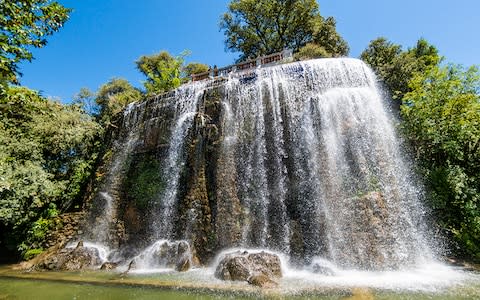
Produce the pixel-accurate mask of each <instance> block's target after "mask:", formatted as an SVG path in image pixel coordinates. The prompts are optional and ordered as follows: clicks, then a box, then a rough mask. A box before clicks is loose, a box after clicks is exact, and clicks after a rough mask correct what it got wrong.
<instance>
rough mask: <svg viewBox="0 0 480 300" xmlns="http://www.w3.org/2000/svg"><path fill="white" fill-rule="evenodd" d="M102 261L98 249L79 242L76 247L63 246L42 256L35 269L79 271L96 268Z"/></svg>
mask: <svg viewBox="0 0 480 300" xmlns="http://www.w3.org/2000/svg"><path fill="white" fill-rule="evenodd" d="M101 263H102V260H101V259H100V253H99V251H98V249H96V248H93V247H85V246H83V243H82V242H79V243H78V245H77V247H75V248H62V249H58V250H57V251H54V252H52V253H48V255H45V256H43V257H41V258H40V259H39V260H38V261H37V262H36V263H35V265H34V268H35V269H42V270H58V271H78V270H85V269H94V268H96V267H98V266H99V265H100V264H101Z"/></svg>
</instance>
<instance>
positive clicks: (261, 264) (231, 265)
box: [215, 251, 282, 287]
mask: <svg viewBox="0 0 480 300" xmlns="http://www.w3.org/2000/svg"><path fill="white" fill-rule="evenodd" d="M215 277H217V278H219V279H222V280H236V281H247V282H248V283H250V284H253V285H257V286H261V287H273V286H276V285H277V283H276V282H275V281H274V279H278V278H281V277H282V268H281V262H280V258H279V257H278V255H275V254H272V253H268V252H265V251H261V252H255V253H249V252H248V251H243V252H242V251H236V252H233V253H228V254H225V256H224V257H223V258H222V259H221V260H220V263H219V264H218V266H217V268H216V270H215Z"/></svg>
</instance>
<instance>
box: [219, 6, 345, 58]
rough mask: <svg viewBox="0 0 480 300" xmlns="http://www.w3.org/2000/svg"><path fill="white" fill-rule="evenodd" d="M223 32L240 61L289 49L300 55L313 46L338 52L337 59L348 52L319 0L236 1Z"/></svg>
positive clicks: (222, 19)
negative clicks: (302, 50)
mask: <svg viewBox="0 0 480 300" xmlns="http://www.w3.org/2000/svg"><path fill="white" fill-rule="evenodd" d="M220 28H221V30H223V31H224V34H225V38H226V40H225V46H226V48H227V49H229V50H230V51H232V52H240V53H241V56H240V58H239V61H241V60H245V59H248V58H255V57H258V56H262V55H267V54H271V53H274V52H279V51H282V50H283V49H285V48H289V49H292V50H294V52H296V51H298V50H299V49H300V48H301V47H303V46H305V45H306V44H307V43H310V42H315V43H317V44H319V45H320V46H322V47H324V48H325V49H326V50H327V51H330V50H332V51H334V52H329V53H330V54H332V55H334V56H336V55H345V54H346V53H347V52H348V47H347V46H346V43H345V41H343V39H341V37H340V36H339V35H338V34H337V33H336V31H335V21H334V19H333V18H328V19H327V20H324V19H323V17H322V16H321V15H320V13H319V9H318V3H317V1H316V0H274V1H267V0H233V1H231V2H230V4H229V7H228V12H227V13H225V14H224V15H223V16H222V18H221V22H220ZM325 34H327V35H328V36H324V35H325ZM342 47H343V48H342ZM337 51H339V52H337ZM340 52H341V53H340Z"/></svg>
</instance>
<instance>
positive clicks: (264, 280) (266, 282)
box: [247, 274, 278, 288]
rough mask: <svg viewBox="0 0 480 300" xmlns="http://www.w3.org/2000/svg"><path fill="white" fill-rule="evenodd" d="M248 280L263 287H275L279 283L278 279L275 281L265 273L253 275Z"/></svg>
mask: <svg viewBox="0 0 480 300" xmlns="http://www.w3.org/2000/svg"><path fill="white" fill-rule="evenodd" d="M247 281H248V283H250V284H251V285H255V286H258V287H261V288H274V287H277V286H278V283H277V282H276V281H273V280H272V279H270V278H268V276H266V275H264V274H257V275H252V276H250V277H249V278H248V280H247Z"/></svg>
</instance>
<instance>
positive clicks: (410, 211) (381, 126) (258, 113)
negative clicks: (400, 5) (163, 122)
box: [223, 59, 431, 269]
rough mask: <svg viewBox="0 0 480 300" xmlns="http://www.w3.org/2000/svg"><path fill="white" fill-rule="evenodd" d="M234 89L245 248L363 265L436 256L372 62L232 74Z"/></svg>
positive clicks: (232, 118) (233, 131) (230, 94)
mask: <svg viewBox="0 0 480 300" xmlns="http://www.w3.org/2000/svg"><path fill="white" fill-rule="evenodd" d="M226 89H227V96H226V97H225V99H224V100H223V101H224V102H225V103H226V104H227V106H228V107H229V109H230V110H231V113H229V114H225V117H226V118H228V119H229V120H227V121H225V124H226V127H228V128H225V131H226V132H229V133H230V135H231V136H230V137H229V139H228V140H227V139H226V140H225V143H229V147H230V148H232V147H233V148H234V150H232V149H230V150H229V151H233V153H235V154H234V156H233V160H234V163H235V165H236V173H237V174H238V176H237V181H236V182H237V188H238V190H239V192H238V194H239V197H240V202H241V203H242V206H243V208H244V210H245V213H244V219H243V223H242V230H243V235H242V237H243V238H242V243H241V246H244V247H263V248H269V249H274V250H279V251H281V252H284V253H287V254H291V255H293V256H295V255H296V256H300V257H302V258H303V259H304V262H309V261H311V260H312V259H313V258H315V257H324V258H327V259H330V260H331V261H333V262H334V263H336V264H337V265H339V266H342V267H347V268H352V267H355V268H362V269H388V268H398V267H399V266H402V265H405V264H413V263H416V262H418V260H419V259H422V258H426V257H430V256H431V253H430V250H429V247H428V243H427V240H426V238H425V236H424V233H423V231H422V229H423V225H422V221H421V220H422V218H423V217H422V214H423V210H422V207H421V204H420V201H419V197H420V196H421V191H420V190H418V189H417V187H416V185H415V183H414V182H413V181H411V180H410V178H411V177H412V175H411V171H410V170H409V169H408V167H407V166H408V163H407V162H406V161H405V160H404V158H403V155H402V153H401V149H400V145H399V142H398V139H397V138H396V136H395V133H394V128H393V125H392V123H391V121H390V118H389V116H388V113H387V111H386V109H385V107H384V104H383V100H382V98H381V93H380V91H379V90H378V87H377V85H376V81H375V77H374V75H373V74H372V72H371V70H370V69H369V68H368V67H367V66H365V65H364V63H362V62H361V61H359V60H356V59H322V60H314V61H306V62H298V63H292V64H286V65H279V66H274V67H269V68H263V69H257V70H255V72H254V73H253V74H245V75H244V76H243V77H242V76H232V78H230V79H229V81H228V83H227V84H226ZM232 141H234V144H233V145H232ZM224 149H225V148H224ZM299 243H301V245H298V244H299ZM291 248H292V249H291ZM294 248H295V249H294ZM290 252H292V253H290Z"/></svg>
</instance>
